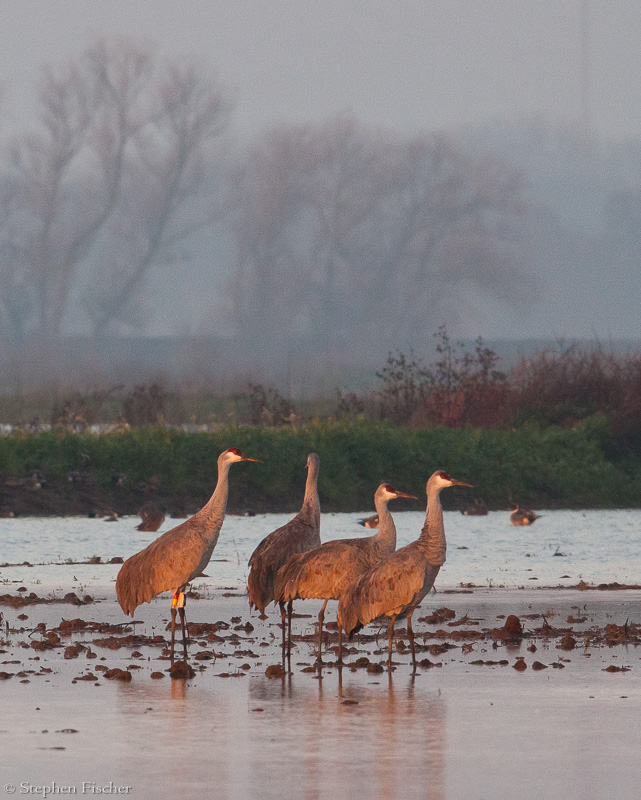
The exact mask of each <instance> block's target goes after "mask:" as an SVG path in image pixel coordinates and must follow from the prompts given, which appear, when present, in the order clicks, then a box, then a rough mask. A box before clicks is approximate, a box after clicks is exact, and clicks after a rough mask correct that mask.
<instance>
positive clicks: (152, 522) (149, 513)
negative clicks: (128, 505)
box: [136, 505, 165, 532]
mask: <svg viewBox="0 0 641 800" xmlns="http://www.w3.org/2000/svg"><path fill="white" fill-rule="evenodd" d="M138 515H139V517H140V518H141V519H142V522H141V523H140V525H136V530H137V531H151V532H154V531H157V530H158V528H160V526H161V525H162V524H163V522H164V521H165V511H164V509H163V508H155V507H154V506H153V505H144V506H142V508H141V509H140V511H139V512H138Z"/></svg>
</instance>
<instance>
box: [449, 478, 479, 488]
mask: <svg viewBox="0 0 641 800" xmlns="http://www.w3.org/2000/svg"><path fill="white" fill-rule="evenodd" d="M450 480H451V481H452V486H469V488H470V489H473V488H474V487H473V486H472V484H471V483H463V481H457V480H455V479H454V478H450Z"/></svg>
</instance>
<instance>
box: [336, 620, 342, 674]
mask: <svg viewBox="0 0 641 800" xmlns="http://www.w3.org/2000/svg"><path fill="white" fill-rule="evenodd" d="M336 663H337V664H340V665H341V667H342V666H343V629H342V628H341V626H340V625H339V626H338V661H337V662H336Z"/></svg>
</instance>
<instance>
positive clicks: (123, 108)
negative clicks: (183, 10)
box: [2, 39, 230, 340]
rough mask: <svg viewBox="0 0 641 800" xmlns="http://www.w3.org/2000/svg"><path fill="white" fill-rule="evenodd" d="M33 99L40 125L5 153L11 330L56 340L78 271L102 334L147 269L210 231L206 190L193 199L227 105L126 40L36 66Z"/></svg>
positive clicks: (209, 85) (191, 74) (206, 81)
mask: <svg viewBox="0 0 641 800" xmlns="http://www.w3.org/2000/svg"><path fill="white" fill-rule="evenodd" d="M38 99H39V107H40V114H39V125H38V127H37V129H36V130H35V131H34V132H33V133H31V134H28V135H25V136H23V137H21V138H20V139H19V140H18V141H17V143H16V144H15V145H14V146H13V149H12V153H11V155H12V158H11V164H10V170H9V174H8V176H7V181H6V184H7V187H8V190H7V191H8V194H9V196H8V198H7V200H8V202H6V203H5V204H3V215H4V222H5V224H4V226H3V229H2V230H3V237H2V243H3V250H4V251H5V252H6V253H8V254H10V255H11V259H10V262H9V263H10V265H11V266H10V267H7V270H8V272H10V273H11V275H12V276H13V278H14V282H17V283H18V284H19V285H20V286H21V287H22V289H23V293H24V294H25V295H26V297H27V298H28V301H25V303H23V305H24V306H25V311H24V313H23V319H22V321H21V327H22V330H23V331H27V330H29V329H31V330H32V331H34V332H35V333H36V335H37V336H38V338H41V339H43V340H44V339H50V338H51V337H56V336H57V335H59V333H60V331H61V327H62V324H63V319H64V315H65V313H67V312H68V309H69V302H70V296H71V294H72V291H77V285H76V284H77V282H78V280H79V275H80V273H81V272H82V273H84V274H85V275H86V276H88V280H89V281H90V283H91V286H92V289H91V291H90V292H88V293H87V296H86V299H85V306H86V310H87V312H88V314H89V316H90V318H91V320H92V324H93V327H94V330H95V332H96V334H102V333H104V332H105V331H106V330H107V328H108V326H109V325H110V324H111V323H112V322H113V321H115V320H118V319H120V318H121V317H123V316H125V315H126V309H127V305H128V303H130V301H131V300H132V297H133V296H134V294H135V291H136V289H137V288H138V287H139V286H140V284H141V282H142V281H143V279H144V278H145V276H146V275H147V273H148V271H149V269H150V267H151V266H152V265H154V264H158V263H161V262H166V261H168V260H170V258H171V256H172V254H173V252H175V249H176V248H178V247H180V246H181V245H183V243H184V242H185V241H186V240H187V238H188V237H189V236H190V235H191V234H192V233H193V232H194V231H195V230H196V229H198V228H199V227H200V226H202V225H206V224H209V223H210V222H211V219H212V215H213V214H214V209H213V204H212V203H211V202H210V200H211V190H210V188H209V187H208V190H207V194H208V197H207V198H206V202H204V203H197V202H196V198H198V200H199V201H200V200H202V196H201V195H202V189H203V186H202V176H203V175H204V174H205V169H204V162H205V161H207V160H208V159H209V158H210V156H211V153H210V151H209V148H210V145H211V144H212V142H213V141H214V139H216V137H218V136H219V134H220V133H221V132H222V130H223V129H224V127H225V124H226V121H227V118H228V114H229V111H230V103H229V101H228V100H227V98H226V95H225V92H224V91H223V90H222V88H221V87H220V86H219V85H218V83H217V82H216V81H215V80H213V79H211V78H208V77H206V75H205V74H204V73H203V72H202V71H201V70H199V69H197V68H196V67H194V66H188V67H177V66H176V65H173V64H169V63H159V62H158V61H157V60H156V59H154V57H153V56H152V54H151V53H150V52H148V51H147V50H144V49H141V48H139V47H138V46H136V45H134V44H133V43H131V42H130V41H128V40H125V39H114V40H111V41H100V42H98V43H97V44H95V45H93V46H92V47H90V48H89V49H88V50H87V51H86V52H85V53H84V54H83V55H82V56H81V57H80V58H79V59H78V60H77V61H75V62H74V63H72V64H70V65H69V66H68V67H65V68H61V69H46V70H45V71H44V74H43V79H42V82H41V86H40V90H39V95H38ZM196 208H197V209H198V210H197V212H196V213H193V214H192V213H191V212H194V210H195V209H196ZM3 277H5V276H3Z"/></svg>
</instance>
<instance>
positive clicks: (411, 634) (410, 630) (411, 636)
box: [407, 614, 416, 672]
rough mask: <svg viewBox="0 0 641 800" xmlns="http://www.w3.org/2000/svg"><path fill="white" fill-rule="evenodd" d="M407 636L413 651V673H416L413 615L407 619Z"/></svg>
mask: <svg viewBox="0 0 641 800" xmlns="http://www.w3.org/2000/svg"><path fill="white" fill-rule="evenodd" d="M407 635H408V636H409V639H410V648H411V649H412V672H416V647H415V645H414V630H413V628H412V615H411V614H409V615H408V617H407Z"/></svg>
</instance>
